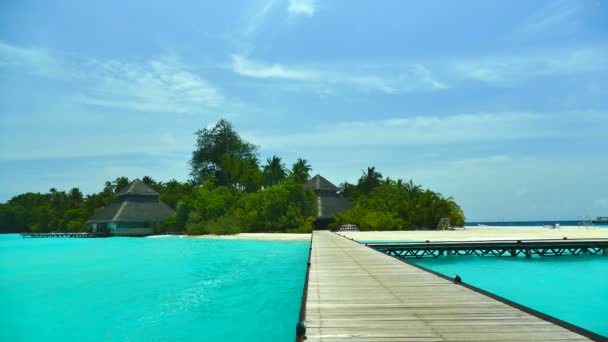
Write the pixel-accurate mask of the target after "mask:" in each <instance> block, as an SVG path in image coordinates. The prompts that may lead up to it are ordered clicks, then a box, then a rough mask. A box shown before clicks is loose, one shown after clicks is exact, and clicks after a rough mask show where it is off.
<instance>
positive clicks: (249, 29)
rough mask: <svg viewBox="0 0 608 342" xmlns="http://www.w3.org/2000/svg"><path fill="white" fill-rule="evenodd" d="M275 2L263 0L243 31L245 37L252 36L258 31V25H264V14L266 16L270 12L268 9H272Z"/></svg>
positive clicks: (273, 0) (274, 0)
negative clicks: (260, 6)
mask: <svg viewBox="0 0 608 342" xmlns="http://www.w3.org/2000/svg"><path fill="white" fill-rule="evenodd" d="M275 2H276V0H268V1H266V2H264V5H263V6H262V8H261V9H260V10H259V11H257V12H255V13H254V15H253V16H251V18H250V19H249V22H248V23H247V25H246V26H245V30H244V32H243V34H244V35H245V37H251V36H254V35H255V34H256V33H257V32H258V30H259V29H260V27H262V25H264V22H265V21H266V16H268V13H270V11H271V10H272V7H273V6H274V4H275Z"/></svg>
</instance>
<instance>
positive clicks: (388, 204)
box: [333, 167, 464, 230]
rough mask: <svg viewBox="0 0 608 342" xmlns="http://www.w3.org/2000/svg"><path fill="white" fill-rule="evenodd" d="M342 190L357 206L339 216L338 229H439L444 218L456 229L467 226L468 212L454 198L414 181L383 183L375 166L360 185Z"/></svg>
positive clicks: (335, 224) (347, 185)
mask: <svg viewBox="0 0 608 342" xmlns="http://www.w3.org/2000/svg"><path fill="white" fill-rule="evenodd" d="M340 187H341V190H342V193H343V194H344V196H345V197H346V198H348V199H349V200H351V202H353V203H355V207H354V208H353V209H351V210H348V211H346V212H343V213H340V214H338V215H336V217H335V222H334V224H333V226H334V227H336V226H338V225H340V224H350V223H356V224H358V225H359V228H360V229H361V230H401V229H435V228H437V225H438V224H439V221H440V220H441V219H442V218H449V219H450V223H451V225H452V226H457V227H460V226H463V225H464V212H463V211H462V209H460V207H459V206H458V204H456V202H455V201H454V200H453V199H452V198H445V197H443V196H442V195H441V194H438V193H435V192H433V191H430V190H423V189H422V188H421V187H420V186H419V185H415V184H414V183H413V182H412V181H411V180H410V181H409V182H404V181H403V180H401V179H398V180H397V181H393V180H391V179H389V178H386V179H384V180H383V179H382V175H381V174H380V173H378V172H376V170H375V168H373V167H371V168H368V170H367V172H363V175H362V176H361V178H360V179H359V182H358V183H357V185H353V184H349V183H343V184H341V186H340Z"/></svg>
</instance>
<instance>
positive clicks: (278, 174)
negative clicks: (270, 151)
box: [264, 155, 287, 186]
mask: <svg viewBox="0 0 608 342" xmlns="http://www.w3.org/2000/svg"><path fill="white" fill-rule="evenodd" d="M286 178H287V171H286V170H285V164H283V161H282V160H281V158H280V157H277V156H276V155H275V156H272V158H268V159H267V160H266V165H265V166H264V184H265V185H266V186H273V185H276V184H279V182H280V181H283V180H285V179H286Z"/></svg>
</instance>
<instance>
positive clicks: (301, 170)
mask: <svg viewBox="0 0 608 342" xmlns="http://www.w3.org/2000/svg"><path fill="white" fill-rule="evenodd" d="M310 171H312V167H311V166H310V165H309V164H308V160H306V159H302V158H298V161H296V162H295V163H294V164H293V165H292V167H291V179H293V181H294V182H296V183H301V184H303V183H305V182H306V181H307V180H308V178H310Z"/></svg>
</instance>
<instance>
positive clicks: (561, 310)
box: [414, 256, 608, 336]
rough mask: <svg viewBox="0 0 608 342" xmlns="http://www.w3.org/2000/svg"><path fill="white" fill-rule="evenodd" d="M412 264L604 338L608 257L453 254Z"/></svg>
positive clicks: (607, 326)
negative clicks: (460, 279)
mask: <svg viewBox="0 0 608 342" xmlns="http://www.w3.org/2000/svg"><path fill="white" fill-rule="evenodd" d="M414 262H415V263H416V264H418V265H420V266H423V267H426V268H429V269H431V270H433V271H436V272H439V273H442V274H445V275H447V276H453V275H454V274H458V275H459V276H460V277H461V278H462V280H463V281H464V282H466V283H468V284H471V285H474V286H476V287H479V288H481V289H484V290H486V291H489V292H492V293H495V294H497V295H499V296H502V297H505V298H507V299H510V300H512V301H514V302H517V303H520V304H522V305H525V306H528V307H531V308H533V309H535V310H538V311H541V312H543V313H546V314H549V315H551V316H554V317H557V318H559V319H562V320H564V321H566V322H569V323H572V324H575V325H578V326H580V327H583V328H585V329H587V330H591V331H593V332H595V333H598V334H600V335H604V336H608V318H607V316H606V308H608V257H605V256H563V257H544V258H538V257H537V258H532V259H527V258H523V257H521V258H520V257H518V258H506V257H474V256H453V257H449V258H448V257H441V258H436V259H435V258H433V259H418V260H415V261H414Z"/></svg>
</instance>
